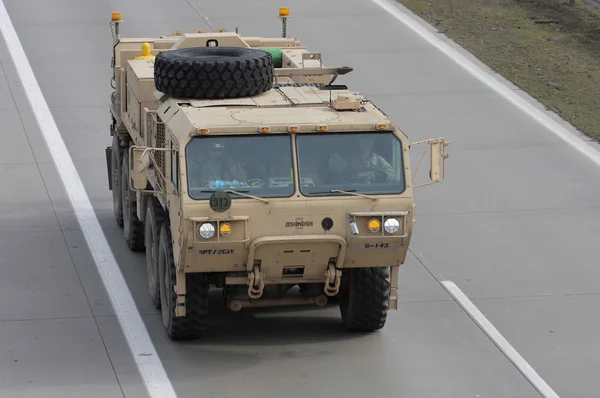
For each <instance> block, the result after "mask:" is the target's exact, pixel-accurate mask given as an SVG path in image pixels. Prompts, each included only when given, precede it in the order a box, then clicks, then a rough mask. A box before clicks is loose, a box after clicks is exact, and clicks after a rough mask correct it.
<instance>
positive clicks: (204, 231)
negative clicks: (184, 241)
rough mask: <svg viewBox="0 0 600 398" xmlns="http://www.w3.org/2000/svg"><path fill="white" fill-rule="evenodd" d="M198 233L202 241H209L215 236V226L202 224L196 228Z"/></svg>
mask: <svg viewBox="0 0 600 398" xmlns="http://www.w3.org/2000/svg"><path fill="white" fill-rule="evenodd" d="M198 233H199V234H200V236H201V237H203V238H204V239H210V238H212V237H213V236H214V235H215V226H214V225H212V224H211V223H204V224H202V225H200V227H198Z"/></svg>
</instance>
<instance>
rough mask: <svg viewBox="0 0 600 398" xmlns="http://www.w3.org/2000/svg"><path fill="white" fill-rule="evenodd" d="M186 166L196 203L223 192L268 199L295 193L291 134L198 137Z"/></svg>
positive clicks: (192, 145)
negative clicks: (229, 191) (231, 191)
mask: <svg viewBox="0 0 600 398" xmlns="http://www.w3.org/2000/svg"><path fill="white" fill-rule="evenodd" d="M186 166H187V184H188V192H189V195H190V197H192V198H194V199H208V198H209V197H210V195H211V194H212V192H214V191H215V190H221V189H223V190H226V189H231V190H234V191H239V192H245V193H248V194H250V195H253V196H259V197H265V198H266V197H271V198H273V197H289V196H291V195H293V193H294V178H293V168H292V141H291V136H290V135H289V134H277V135H251V136H223V135H221V136H205V137H195V138H193V139H192V140H191V141H190V143H189V144H188V145H187V147H186ZM231 195H232V196H233V197H234V198H236V199H237V198H240V199H244V198H245V197H243V196H241V195H235V194H233V193H232V194H231Z"/></svg>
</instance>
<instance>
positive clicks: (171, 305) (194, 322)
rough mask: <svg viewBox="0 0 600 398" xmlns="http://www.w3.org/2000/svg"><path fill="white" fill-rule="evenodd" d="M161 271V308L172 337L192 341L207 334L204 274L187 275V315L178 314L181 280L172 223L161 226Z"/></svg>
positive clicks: (205, 277) (206, 299)
mask: <svg viewBox="0 0 600 398" xmlns="http://www.w3.org/2000/svg"><path fill="white" fill-rule="evenodd" d="M158 273H159V276H160V308H161V312H162V320H163V326H164V327H165V330H166V331H167V335H168V336H169V338H171V339H173V340H188V339H193V338H199V337H202V336H204V333H205V332H206V329H207V324H208V288H209V284H208V278H207V276H206V274H203V273H190V274H185V278H186V281H185V285H186V292H187V294H186V297H185V301H186V315H185V316H181V317H176V316H175V307H176V303H177V292H176V291H175V285H176V283H177V278H176V273H177V270H176V269H175V261H174V259H173V244H172V240H171V232H170V231H169V225H168V224H167V223H163V224H162V226H161V228H160V239H159V245H158Z"/></svg>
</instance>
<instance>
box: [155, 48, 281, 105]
mask: <svg viewBox="0 0 600 398" xmlns="http://www.w3.org/2000/svg"><path fill="white" fill-rule="evenodd" d="M273 68H274V66H273V58H272V56H271V54H269V53H268V52H266V51H263V50H258V49H250V48H237V47H192V48H183V49H179V50H169V51H163V52H161V53H159V54H158V55H156V57H155V60H154V85H155V87H156V89H157V90H158V91H160V92H163V93H165V94H169V95H171V96H173V97H182V98H195V99H213V98H240V97H249V96H253V95H257V94H260V93H263V92H265V91H268V90H270V89H271V88H272V87H273V78H274V75H273V73H274V69H273Z"/></svg>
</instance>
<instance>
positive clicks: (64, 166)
mask: <svg viewBox="0 0 600 398" xmlns="http://www.w3.org/2000/svg"><path fill="white" fill-rule="evenodd" d="M0 24H1V26H0V28H1V29H2V35H3V36H4V40H5V41H6V45H7V46H8V50H9V52H10V55H11V56H12V59H13V62H14V64H15V67H16V70H17V73H18V74H19V78H20V79H21V82H22V83H23V88H24V90H25V94H26V95H27V98H28V99H29V102H30V103H31V109H32V110H33V113H34V115H35V118H36V120H37V122H38V125H39V127H40V130H41V132H42V134H43V136H44V139H45V140H46V144H47V145H48V148H49V149H50V153H51V154H52V158H53V159H54V163H55V164H56V167H57V169H58V173H59V175H60V177H61V179H62V182H63V184H64V186H65V189H66V192H67V195H68V196H69V199H70V201H71V204H72V206H73V209H74V211H75V214H76V215H77V220H78V221H79V225H80V226H81V230H82V231H83V234H84V236H85V239H86V241H87V244H88V246H89V248H90V251H91V253H92V256H93V257H94V261H95V262H96V266H97V267H98V271H99V273H100V276H101V277H102V281H103V282H104V286H105V288H106V290H107V292H108V295H109V297H110V300H111V302H112V304H113V307H114V309H115V312H116V314H117V319H118V320H119V323H120V325H121V327H122V329H123V333H124V334H125V337H126V339H127V343H128V344H129V347H130V348H131V351H132V354H133V358H134V360H135V362H136V364H137V366H138V369H139V371H140V374H141V376H142V379H143V381H144V384H145V386H146V389H147V391H148V393H149V394H150V396H151V397H153V398H154V397H156V398H158V397H161V398H171V397H173V398H175V397H176V396H177V395H176V394H175V391H174V389H173V386H172V385H171V382H170V381H169V378H168V377H167V374H166V372H165V370H164V368H163V366H162V363H161V361H160V358H159V357H158V355H157V353H156V350H155V348H154V345H153V344H152V341H151V340H150V336H149V335H148V331H147V330H146V327H145V325H144V323H143V321H142V317H141V315H140V313H139V311H138V309H137V307H136V305H135V302H134V301H133V297H132V296H131V293H130V291H129V288H128V287H127V284H126V283H125V279H124V278H123V275H122V274H121V270H120V269H119V266H118V265H117V262H116V260H115V258H114V255H113V253H112V251H111V249H110V247H109V245H108V242H107V241H106V237H105V236H104V234H103V232H102V229H101V228H100V223H99V222H98V219H97V218H96V215H95V214H94V209H93V208H92V204H91V203H90V200H89V198H88V196H87V193H86V191H85V189H84V187H83V184H82V182H81V179H80V177H79V174H78V173H77V170H76V169H75V165H74V164H73V160H72V159H71V156H70V155H69V152H68V151H67V147H66V146H65V143H64V141H63V139H62V137H61V135H60V132H59V131H58V127H57V126H56V122H55V121H54V118H53V116H52V113H51V112H50V109H49V108H48V104H47V103H46V100H45V99H44V95H43V94H42V91H41V89H40V87H39V85H38V83H37V79H36V78H35V75H34V74H33V70H32V69H31V65H30V64H29V61H28V59H27V56H26V55H25V51H24V50H23V47H22V45H21V42H20V40H19V37H18V36H17V32H16V31H15V28H14V26H13V25H12V21H11V19H10V16H9V15H8V12H7V10H6V7H5V6H4V1H3V0H0Z"/></svg>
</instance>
